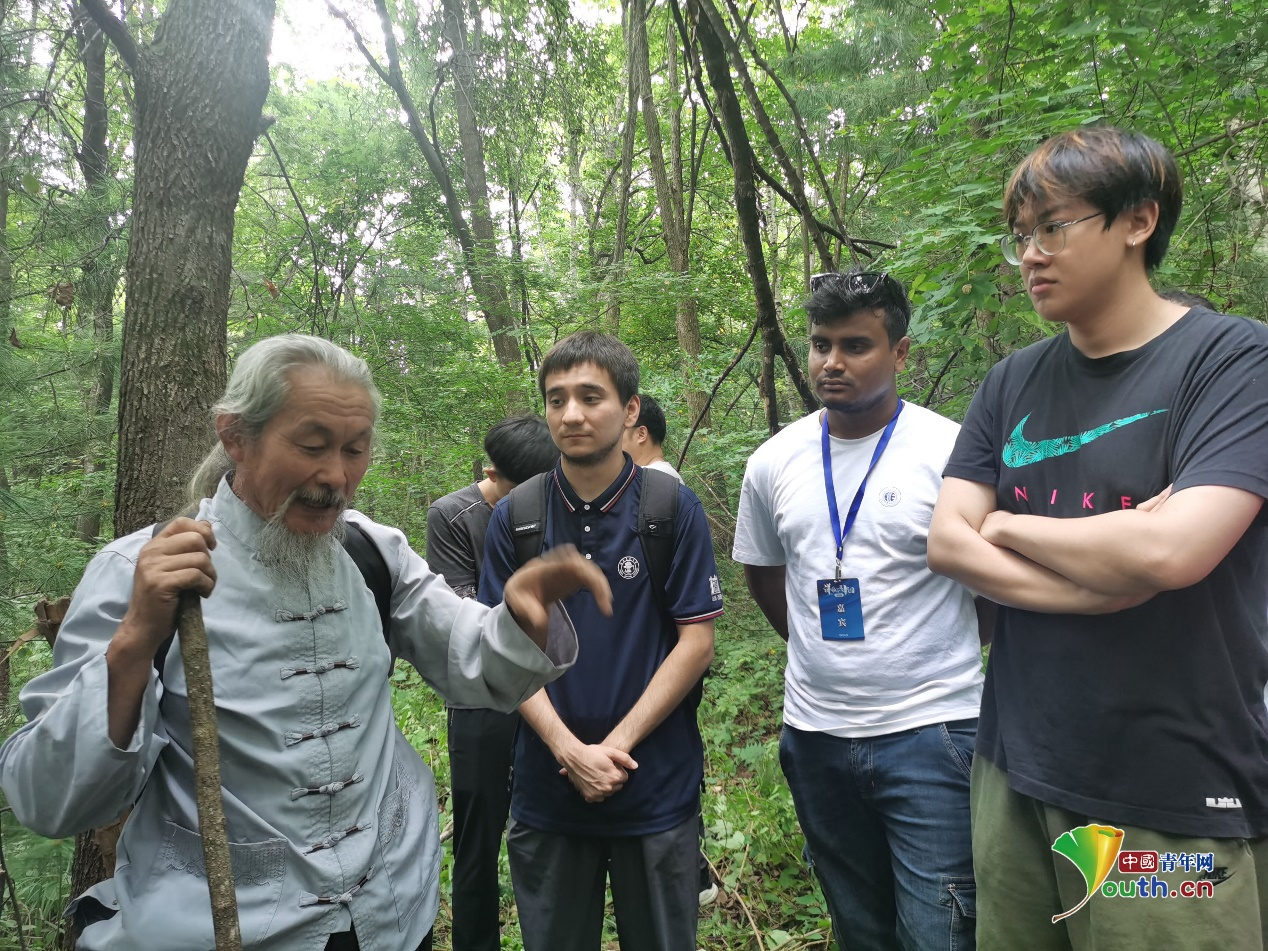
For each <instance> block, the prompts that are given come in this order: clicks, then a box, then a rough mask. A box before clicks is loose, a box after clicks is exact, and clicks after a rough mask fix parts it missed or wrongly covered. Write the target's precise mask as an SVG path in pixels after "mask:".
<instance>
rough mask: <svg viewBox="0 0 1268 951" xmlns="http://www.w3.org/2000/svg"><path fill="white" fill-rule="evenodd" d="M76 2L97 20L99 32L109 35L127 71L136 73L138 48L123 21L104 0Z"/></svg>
mask: <svg viewBox="0 0 1268 951" xmlns="http://www.w3.org/2000/svg"><path fill="white" fill-rule="evenodd" d="M78 2H79V5H80V6H81V7H83V8H84V10H85V11H87V13H88V15H89V16H90V17H92V18H93V19H94V20H96V21H97V25H98V26H99V27H101V32H102V33H104V34H106V36H107V37H109V39H110V42H111V43H113V44H114V48H115V49H116V50H118V51H119V58H120V59H122V60H123V62H124V63H125V64H126V65H127V67H128V71H129V72H132V73H136V70H137V60H138V59H139V57H140V49H139V48H138V47H137V45H136V40H134V39H133V38H132V34H131V33H130V32H128V28H127V26H126V25H125V24H124V22H123V21H122V20H120V19H119V18H118V17H117V16H115V15H114V13H112V12H111V10H110V8H109V7H108V6H106V4H105V0H78Z"/></svg>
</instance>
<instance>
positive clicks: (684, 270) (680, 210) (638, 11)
mask: <svg viewBox="0 0 1268 951" xmlns="http://www.w3.org/2000/svg"><path fill="white" fill-rule="evenodd" d="M645 3H646V0H630V35H629V47H630V48H629V60H630V71H631V74H632V75H633V77H634V79H635V81H636V82H637V86H636V88H637V90H638V95H639V102H640V106H641V108H642V112H643V128H644V130H645V131H646V133H647V148H648V152H649V153H650V154H649V159H650V161H649V164H650V165H651V171H652V181H653V182H654V183H655V185H656V204H657V205H659V206H660V223H661V230H662V232H663V233H664V235H665V250H666V252H667V253H668V256H669V266H670V268H671V269H672V270H673V271H674V273H675V274H676V275H677V276H678V278H679V279H680V281H681V284H682V285H686V284H688V283H689V281H690V278H691V267H690V249H691V234H690V232H689V231H688V230H687V220H686V212H685V210H684V205H683V195H682V157H681V153H671V161H672V162H673V165H672V167H667V166H666V162H665V150H664V145H663V141H662V139H661V134H660V115H659V112H658V110H657V108H656V100H655V98H654V97H653V96H652V71H651V63H650V60H649V54H648V49H647V8H646V6H645ZM673 48H674V47H673V46H671V49H673ZM672 64H673V60H672V59H671V69H672V68H673V65H672ZM675 72H676V70H675ZM671 81H672V82H673V83H675V84H676V83H677V81H678V77H677V76H676V75H671ZM675 88H676V86H675ZM671 108H672V107H671ZM670 144H671V147H675V148H676V147H677V143H676V142H671V143H670ZM675 156H676V157H675ZM671 172H672V173H674V174H671ZM675 298H676V300H677V314H676V319H675V329H676V331H677V336H678V347H679V349H680V350H681V352H682V368H683V378H684V381H685V382H686V384H687V387H686V390H685V392H684V394H683V395H684V397H685V398H686V401H687V405H688V406H689V407H690V408H691V423H692V425H693V426H694V425H696V423H697V421H699V423H700V425H701V426H702V427H707V426H708V425H709V423H708V420H707V419H701V414H702V413H704V412H706V410H705V405H706V403H707V401H708V398H709V397H708V394H707V393H705V392H704V390H703V389H701V388H700V386H699V385H698V384H697V383H696V382H695V369H696V365H697V362H698V361H699V359H700V349H701V347H700V320H699V316H698V314H697V304H696V298H695V295H694V294H692V293H691V292H690V291H688V290H687V289H686V287H685V286H683V287H679V288H676V289H675Z"/></svg>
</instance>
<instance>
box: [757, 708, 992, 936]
mask: <svg viewBox="0 0 1268 951" xmlns="http://www.w3.org/2000/svg"><path fill="white" fill-rule="evenodd" d="M976 736H977V721H976V720H958V721H954V722H950V723H934V724H930V725H929V726H924V727H918V728H916V729H914V730H904V731H902V732H900V733H891V734H888V735H886V736H874V737H868V738H865V739H857V740H855V739H842V738H840V737H836V736H832V735H830V734H828V733H816V732H806V731H804V730H797V729H794V728H793V727H790V726H785V727H784V731H783V735H782V736H781V737H780V741H779V763H780V765H781V766H782V767H783V770H784V775H785V776H786V777H787V778H788V785H789V788H791V789H792V795H793V804H794V806H796V809H797V818H798V819H799V820H800V822H801V828H802V831H803V832H804V833H805V836H806V845H807V848H808V851H809V854H810V858H811V864H812V865H813V867H814V870H815V873H816V874H817V875H818V877H819V883H820V884H821V885H822V886H823V893H824V896H825V897H826V898H827V900H828V910H829V911H830V912H831V914H832V927H833V930H834V931H835V932H836V939H837V944H838V945H840V946H841V947H842V948H848V949H849V951H966V949H968V951H972V949H973V948H975V946H976V942H975V936H974V931H975V927H976V907H975V906H976V903H977V902H976V899H977V895H976V888H975V885H974V883H973V845H972V833H971V831H970V828H969V769H970V766H971V764H972V759H973V743H974V740H975V738H976Z"/></svg>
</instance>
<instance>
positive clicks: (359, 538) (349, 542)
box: [343, 521, 392, 640]
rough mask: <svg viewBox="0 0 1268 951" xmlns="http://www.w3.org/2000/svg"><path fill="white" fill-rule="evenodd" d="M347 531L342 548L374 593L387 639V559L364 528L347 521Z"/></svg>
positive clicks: (389, 615)
mask: <svg viewBox="0 0 1268 951" xmlns="http://www.w3.org/2000/svg"><path fill="white" fill-rule="evenodd" d="M347 525H348V533H347V534H346V535H345V536H344V539H343V547H344V550H345V551H346V552H347V553H348V554H349V555H350V556H351V558H352V561H353V563H355V564H356V566H357V570H358V571H360V572H361V578H362V579H363V580H364V581H365V586H366V587H367V588H369V589H370V593H371V594H373V595H374V603H375V605H377V606H378V609H379V623H381V624H382V625H383V638H384V640H386V639H387V632H388V628H389V627H391V624H392V575H391V572H389V571H388V570H387V561H386V559H384V557H383V552H381V551H379V546H378V545H376V544H374V541H373V539H371V538H370V536H369V534H368V533H367V532H366V530H365V529H364V528H362V527H361V526H360V525H358V524H357V523H356V522H351V521H350V522H348V523H347Z"/></svg>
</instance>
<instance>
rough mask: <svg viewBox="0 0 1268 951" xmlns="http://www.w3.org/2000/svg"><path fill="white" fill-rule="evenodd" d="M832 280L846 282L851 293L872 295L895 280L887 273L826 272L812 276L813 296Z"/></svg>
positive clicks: (811, 289)
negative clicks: (885, 282) (887, 282)
mask: <svg viewBox="0 0 1268 951" xmlns="http://www.w3.org/2000/svg"><path fill="white" fill-rule="evenodd" d="M831 280H836V281H845V283H846V287H848V288H849V289H850V291H851V293H854V294H870V293H872V292H873V291H874V290H876V288H878V287H880V286H881V283H882V282H884V281H887V280H888V281H893V280H894V279H893V278H892V277H890V276H889V274H888V272H886V271H847V272H846V273H844V274H842V273H841V272H839V271H824V272H823V273H821V274H811V275H810V293H812V294H813V293H814V292H815V291H817V290H818V289H819V288H821V287H823V285H824V284H826V283H827V282H828V281H831Z"/></svg>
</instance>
